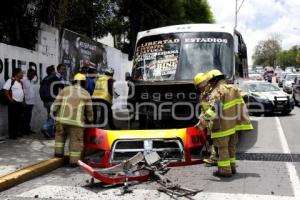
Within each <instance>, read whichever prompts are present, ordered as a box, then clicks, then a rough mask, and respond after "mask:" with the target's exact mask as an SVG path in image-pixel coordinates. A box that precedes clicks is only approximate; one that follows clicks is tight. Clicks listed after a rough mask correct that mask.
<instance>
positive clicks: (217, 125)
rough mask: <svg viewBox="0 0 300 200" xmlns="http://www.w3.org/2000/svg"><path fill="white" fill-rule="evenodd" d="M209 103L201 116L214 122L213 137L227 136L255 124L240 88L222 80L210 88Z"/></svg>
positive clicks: (250, 127)
mask: <svg viewBox="0 0 300 200" xmlns="http://www.w3.org/2000/svg"><path fill="white" fill-rule="evenodd" d="M209 93H210V95H209V96H208V105H207V106H206V109H204V110H203V111H202V112H201V115H200V117H202V118H204V119H205V120H207V121H208V122H212V123H213V124H212V127H211V138H220V137H226V136H229V135H232V134H235V133H236V132H237V131H243V130H251V129H253V126H252V124H251V122H250V119H249V114H248V110H247V107H246V105H245V102H244V100H243V97H242V96H241V94H240V90H239V88H237V87H236V86H234V85H229V84H226V82H225V81H224V80H221V81H219V82H218V83H217V85H216V86H215V87H214V88H212V89H211V90H210V92H209Z"/></svg>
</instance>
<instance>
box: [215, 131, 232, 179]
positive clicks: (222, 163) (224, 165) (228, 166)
mask: <svg viewBox="0 0 300 200" xmlns="http://www.w3.org/2000/svg"><path fill="white" fill-rule="evenodd" d="M237 142H238V134H233V135H229V136H226V137H221V138H214V139H213V144H214V145H215V146H216V147H217V148H218V154H219V159H218V171H219V173H220V174H232V173H235V171H236V165H235V163H236V157H235V154H236V145H237Z"/></svg>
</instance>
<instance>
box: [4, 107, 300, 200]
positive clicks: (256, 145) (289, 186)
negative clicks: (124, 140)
mask: <svg viewBox="0 0 300 200" xmlns="http://www.w3.org/2000/svg"><path fill="white" fill-rule="evenodd" d="M251 120H252V122H253V124H254V126H255V130H253V131H251V132H246V133H242V134H241V135H240V142H239V144H238V152H239V153H240V156H244V157H243V158H244V159H245V160H239V161H238V174H237V175H236V176H235V177H233V178H230V179H219V178H215V177H213V176H212V172H213V170H214V168H207V167H205V166H203V165H195V166H188V167H180V168H173V169H172V170H170V171H169V172H168V174H167V175H168V176H169V177H170V178H172V179H174V180H176V181H177V182H178V183H180V184H181V185H183V186H185V187H189V188H193V189H203V192H202V193H199V194H197V195H196V196H194V197H193V199H201V200H203V199H243V200H247V199H259V200H260V199H261V200H265V199H280V200H281V199H295V200H299V199H300V181H299V177H300V159H299V158H300V156H299V155H297V154H300V136H299V134H300V131H299V130H300V108H299V107H296V108H295V109H294V110H293V111H292V113H291V114H290V115H288V116H280V115H271V116H262V117H251ZM290 154H295V155H293V157H291V156H290ZM89 179H90V177H89V175H87V174H85V173H84V172H82V171H81V170H80V169H69V168H60V169H58V170H56V171H54V172H51V173H48V174H46V175H44V176H41V177H38V178H36V179H33V180H31V181H28V182H26V183H23V184H21V185H19V186H16V187H14V188H12V189H10V190H7V191H4V192H2V193H1V194H0V199H11V200H15V199H20V200H29V199H55V200H57V199H80V200H90V199H118V200H119V199H170V197H169V196H167V195H165V194H163V193H159V192H157V190H156V188H157V187H158V185H157V184H155V183H144V184H139V185H134V186H131V189H133V193H130V194H126V195H123V196H120V188H119V187H116V186H115V187H104V186H103V185H101V184H100V183H97V182H96V184H94V185H90V184H89V183H87V181H88V180H89Z"/></svg>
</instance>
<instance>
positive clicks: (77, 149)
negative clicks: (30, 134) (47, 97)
mask: <svg viewBox="0 0 300 200" xmlns="http://www.w3.org/2000/svg"><path fill="white" fill-rule="evenodd" d="M85 84H86V77H85V76H84V75H83V74H80V73H78V74H76V75H75V76H74V80H73V82H72V85H71V86H68V87H65V88H64V89H63V90H62V91H61V92H60V93H59V94H58V96H57V97H56V99H55V101H54V103H53V106H52V108H51V111H52V113H53V115H54V116H55V119H56V133H55V156H56V157H62V156H63V155H64V146H65V141H66V138H67V136H69V138H70V144H69V154H70V166H71V167H75V166H77V161H78V160H79V159H80V158H81V154H82V150H83V137H84V127H85V124H86V123H92V122H93V107H92V100H91V96H90V95H89V93H88V92H87V91H86V90H85V89H84V88H85Z"/></svg>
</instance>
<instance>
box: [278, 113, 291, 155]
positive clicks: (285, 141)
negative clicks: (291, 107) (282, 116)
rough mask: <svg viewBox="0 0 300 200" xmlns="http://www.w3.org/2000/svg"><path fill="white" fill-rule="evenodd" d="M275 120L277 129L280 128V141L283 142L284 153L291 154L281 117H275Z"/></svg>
mask: <svg viewBox="0 0 300 200" xmlns="http://www.w3.org/2000/svg"><path fill="white" fill-rule="evenodd" d="M275 121H276V127H277V130H278V133H279V139H280V143H281V147H282V150H283V153H286V154H290V153H291V150H290V148H289V145H288V142H287V140H286V137H285V134H284V132H283V128H282V126H281V123H280V120H279V117H275Z"/></svg>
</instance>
